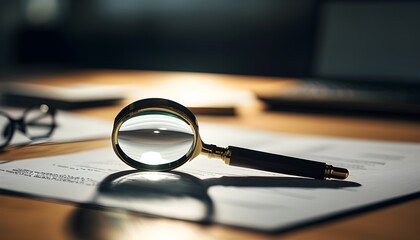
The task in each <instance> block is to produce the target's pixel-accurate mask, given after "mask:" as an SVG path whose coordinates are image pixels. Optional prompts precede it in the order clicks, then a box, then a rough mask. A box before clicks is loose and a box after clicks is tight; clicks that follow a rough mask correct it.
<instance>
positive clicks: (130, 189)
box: [96, 170, 361, 223]
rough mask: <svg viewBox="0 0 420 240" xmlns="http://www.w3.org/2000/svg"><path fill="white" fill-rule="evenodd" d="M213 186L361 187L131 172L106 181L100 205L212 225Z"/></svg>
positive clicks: (289, 179) (301, 180) (288, 179)
mask: <svg viewBox="0 0 420 240" xmlns="http://www.w3.org/2000/svg"><path fill="white" fill-rule="evenodd" d="M212 186H235V187H260V188H272V187H280V188H326V189H339V188H348V187H359V186H361V185H360V184H358V183H355V182H350V181H336V180H316V179H307V178H297V177H252V176H246V177H243V176H224V177H220V178H209V179H203V180H202V179H199V178H197V177H195V176H193V175H190V174H187V173H184V172H178V171H170V172H146V171H138V170H128V171H122V172H118V173H114V174H112V175H109V176H108V177H107V178H105V179H104V180H103V181H102V182H101V183H100V185H99V191H98V192H99V194H98V196H97V198H96V201H97V202H99V204H103V205H106V206H109V205H112V206H115V207H117V208H118V207H122V208H125V209H128V210H132V211H135V212H140V213H145V214H150V215H155V216H163V217H169V218H175V219H184V220H191V221H196V222H202V223H210V222H212V217H213V214H214V204H213V201H212V199H211V197H210V196H209V194H208V189H209V188H210V187H212Z"/></svg>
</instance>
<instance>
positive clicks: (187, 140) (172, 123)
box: [118, 111, 194, 165]
mask: <svg viewBox="0 0 420 240" xmlns="http://www.w3.org/2000/svg"><path fill="white" fill-rule="evenodd" d="M118 143H119V146H120V147H121V149H122V150H123V152H124V153H125V154H126V155H127V156H128V157H130V158H131V159H133V160H135V161H138V162H140V163H143V164H147V165H160V164H167V163H171V162H175V161H177V160H179V159H181V158H182V157H183V156H185V155H186V154H188V153H189V152H190V151H193V146H194V132H193V129H192V127H191V126H190V125H189V124H188V123H187V122H186V121H184V120H182V119H181V118H179V117H178V116H176V115H174V114H171V113H168V112H163V111H147V112H143V113H139V114H136V115H134V116H132V117H131V118H129V119H127V120H126V121H125V122H123V123H122V125H121V127H120V129H119V130H118Z"/></svg>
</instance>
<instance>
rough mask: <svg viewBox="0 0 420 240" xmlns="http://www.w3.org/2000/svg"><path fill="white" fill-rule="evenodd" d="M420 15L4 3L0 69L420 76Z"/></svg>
mask: <svg viewBox="0 0 420 240" xmlns="http://www.w3.org/2000/svg"><path fill="white" fill-rule="evenodd" d="M419 12H420V3H419V1H391V0H389V1H387V0H381V1H379V0H367V1H355V0H353V1H350V0H299V1H295V0H212V1H204V0H120V1H115V0H90V1H70V0H20V1H17V0H1V1H0V40H1V42H0V70H1V71H3V72H5V71H9V70H11V69H15V68H19V67H28V66H47V67H72V68H122V69H141V70H169V71H193V72H216V73H232V74H251V75H270V76H292V77H322V78H339V77H342V78H365V79H366V78H376V79H381V80H386V79H393V78H401V79H405V80H408V81H411V82H416V81H417V80H418V79H419V78H420V71H419V68H420V64H419V62H420V61H419V59H420V47H419V45H420V44H418V43H419V42H420V31H419V27H418V26H419V24H420V14H418V13H419ZM413 80H414V81H413Z"/></svg>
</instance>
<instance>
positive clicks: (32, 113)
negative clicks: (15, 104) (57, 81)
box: [0, 104, 55, 148]
mask: <svg viewBox="0 0 420 240" xmlns="http://www.w3.org/2000/svg"><path fill="white" fill-rule="evenodd" d="M54 117H55V116H54V111H52V110H51V109H50V108H49V107H48V106H47V105H45V104H42V105H40V106H37V107H33V108H30V109H27V110H26V111H25V112H24V114H23V116H22V117H21V118H19V119H12V118H11V117H9V116H8V114H7V113H5V112H0V147H1V148H2V147H5V146H6V145H7V144H8V143H9V142H10V140H11V139H12V137H13V133H14V132H15V130H19V131H21V132H22V133H23V134H25V135H26V136H27V137H28V138H29V139H32V140H33V139H39V138H46V137H49V136H50V135H51V133H52V132H53V130H54V128H55V120H54Z"/></svg>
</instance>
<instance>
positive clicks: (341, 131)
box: [0, 71, 420, 239]
mask: <svg viewBox="0 0 420 240" xmlns="http://www.w3.org/2000/svg"><path fill="white" fill-rule="evenodd" d="M278 80H279V79H276V78H266V77H249V76H248V77H245V76H229V75H216V74H196V73H170V72H135V71H95V72H79V73H74V74H66V75H61V76H51V77H43V78H40V79H32V80H31V81H33V82H42V83H45V84H59V85H66V84H73V83H75V82H84V83H86V82H89V83H107V84H127V85H132V86H133V87H141V86H149V87H159V86H162V85H165V84H170V83H174V82H175V83H179V82H182V81H187V82H188V81H195V82H198V81H201V82H203V81H204V82H211V83H214V84H216V85H220V86H224V87H235V88H242V89H248V90H254V91H268V90H270V89H273V88H274V87H277V85H283V86H284V87H287V85H288V84H290V83H289V82H288V81H287V80H285V81H283V82H279V81H278ZM127 103H129V100H128V101H126V102H123V103H121V104H120V105H118V106H111V107H101V108H95V109H83V110H77V111H75V112H77V113H81V114H85V115H90V116H95V117H100V118H104V119H108V120H113V118H114V116H115V115H116V114H117V113H118V111H119V110H120V109H121V107H122V106H124V105H126V104H127ZM198 121H199V122H200V123H202V122H212V123H223V124H229V125H235V126H242V127H247V128H253V129H261V130H269V131H276V132H286V133H297V134H308V135H326V136H341V137H350V138H364V139H377V140H397V141H410V142H420V123H418V122H414V121H404V120H392V119H378V118H377V119H374V118H363V117H340V116H332V115H330V116H328V115H313V114H312V115H311V114H302V113H287V112H266V111H264V110H263V105H262V104H261V103H258V102H256V103H255V104H251V105H250V106H247V107H244V108H243V109H240V111H239V115H238V116H228V117H227V116H203V115H200V116H198ZM109 144H110V143H109V139H104V140H96V141H87V142H81V143H80V142H79V143H77V142H76V143H66V144H53V146H52V145H48V144H47V145H38V146H29V147H27V148H24V149H21V150H19V151H14V152H9V153H7V154H9V156H16V157H22V156H25V154H26V155H28V156H35V155H37V154H51V155H52V154H54V153H55V152H57V151H58V152H71V151H79V150H82V149H89V148H95V147H100V146H108V145H109ZM419 160H420V159H419ZM0 177H1V176H0ZM0 216H1V217H0V234H1V235H0V236H1V238H2V239H28V238H30V239H80V238H87V239H127V238H128V239H129V238H134V239H277V238H282V239H368V238H369V239H372V238H374V239H414V238H416V237H418V236H419V234H420V228H419V227H418V223H419V222H420V199H414V200H410V201H405V202H402V203H399V204H395V205H392V206H388V207H385V208H381V209H378V210H375V211H371V212H366V213H362V214H358V215H353V216H349V217H346V218H342V219H338V220H334V221H333V222H326V223H325V222H324V223H321V224H317V225H313V226H310V227H305V228H301V229H297V230H294V231H291V232H286V233H282V234H279V235H267V234H263V233H259V232H253V231H248V230H241V229H236V228H229V227H225V226H220V225H200V224H196V223H191V222H185V221H177V220H168V219H161V218H151V217H146V216H142V215H138V214H128V213H124V212H117V211H107V210H103V209H102V210H101V209H88V208H80V207H77V206H75V205H71V204H63V203H56V202H51V201H46V200H37V199H29V198H23V197H16V196H9V195H0Z"/></svg>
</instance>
